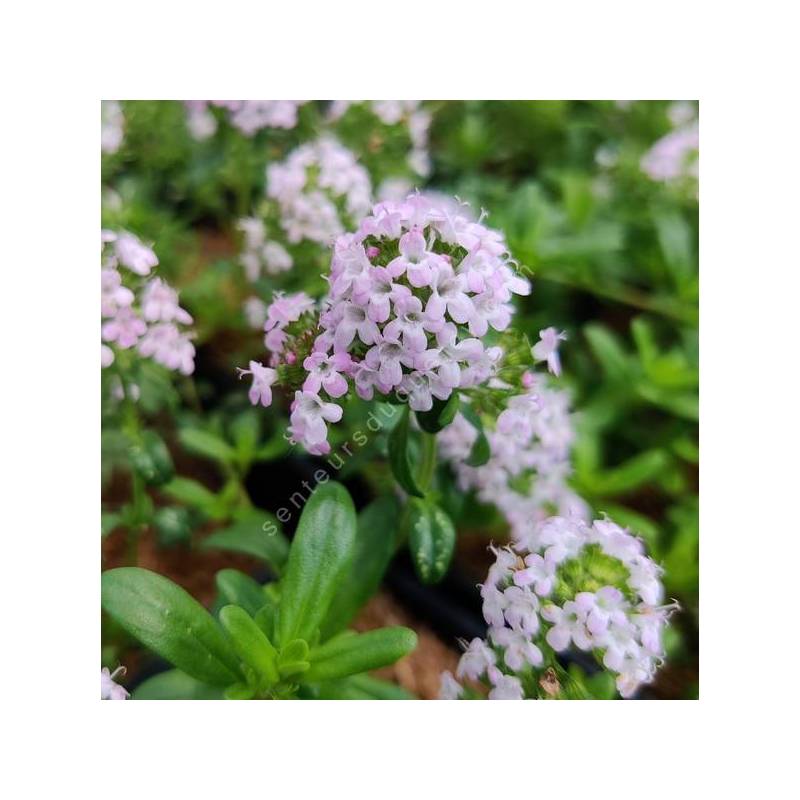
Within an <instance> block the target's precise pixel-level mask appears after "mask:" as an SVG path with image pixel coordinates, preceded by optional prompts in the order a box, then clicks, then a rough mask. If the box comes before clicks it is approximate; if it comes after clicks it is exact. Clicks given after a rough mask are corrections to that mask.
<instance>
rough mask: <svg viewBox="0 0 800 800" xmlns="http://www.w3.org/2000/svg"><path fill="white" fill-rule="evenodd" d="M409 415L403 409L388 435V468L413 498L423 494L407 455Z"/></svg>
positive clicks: (406, 409)
mask: <svg viewBox="0 0 800 800" xmlns="http://www.w3.org/2000/svg"><path fill="white" fill-rule="evenodd" d="M409 420H410V415H409V409H408V406H404V407H403V411H402V413H401V415H400V419H399V421H398V423H397V425H395V427H394V428H393V429H392V432H391V433H390V434H389V466H390V467H391V468H392V474H393V475H394V477H395V480H396V481H397V482H398V483H399V484H400V486H402V487H403V489H405V490H406V492H408V493H409V494H410V495H413V496H414V497H423V496H424V492H423V491H422V490H421V489H420V488H419V486H418V484H417V482H416V480H415V479H414V475H413V473H412V471H411V458H410V455H409V450H408V445H409V429H410V421H409Z"/></svg>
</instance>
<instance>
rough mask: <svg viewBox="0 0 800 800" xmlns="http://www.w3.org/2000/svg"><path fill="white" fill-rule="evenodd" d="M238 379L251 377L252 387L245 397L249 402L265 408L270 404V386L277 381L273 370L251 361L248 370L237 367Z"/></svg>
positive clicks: (276, 375) (276, 374)
mask: <svg viewBox="0 0 800 800" xmlns="http://www.w3.org/2000/svg"><path fill="white" fill-rule="evenodd" d="M238 370H239V377H240V378H241V377H242V376H243V375H252V377H253V385H252V386H251V387H250V391H249V392H248V394H247V396H248V397H249V398H250V402H251V403H252V404H253V405H254V406H257V405H259V403H260V404H261V405H262V406H264V407H265V408H266V407H267V406H269V405H271V404H272V384H273V383H275V381H276V380H277V379H278V373H277V372H276V371H275V370H274V369H270V368H269V367H265V366H264V365H263V364H261V363H259V362H258V361H251V362H250V365H249V369H242V368H241V367H238Z"/></svg>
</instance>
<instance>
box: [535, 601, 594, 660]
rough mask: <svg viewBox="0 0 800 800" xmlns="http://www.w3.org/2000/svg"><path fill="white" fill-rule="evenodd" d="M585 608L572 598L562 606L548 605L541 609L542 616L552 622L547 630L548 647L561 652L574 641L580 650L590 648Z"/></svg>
mask: <svg viewBox="0 0 800 800" xmlns="http://www.w3.org/2000/svg"><path fill="white" fill-rule="evenodd" d="M586 616H587V610H586V608H583V607H581V605H580V604H579V603H577V602H576V601H574V600H567V601H566V602H565V603H564V607H563V608H560V607H559V606H556V605H548V606H545V607H544V608H543V609H542V617H543V618H544V619H546V620H547V621H548V622H551V623H552V624H553V627H552V628H550V630H548V631H547V635H546V637H545V638H546V639H547V643H548V644H549V645H550V647H552V648H553V650H555V651H556V652H561V651H562V650H566V649H567V647H569V645H570V642H571V641H572V642H574V643H575V644H576V645H577V646H578V647H579V648H580V649H581V650H591V648H592V640H591V637H590V635H589V631H588V630H587V628H586Z"/></svg>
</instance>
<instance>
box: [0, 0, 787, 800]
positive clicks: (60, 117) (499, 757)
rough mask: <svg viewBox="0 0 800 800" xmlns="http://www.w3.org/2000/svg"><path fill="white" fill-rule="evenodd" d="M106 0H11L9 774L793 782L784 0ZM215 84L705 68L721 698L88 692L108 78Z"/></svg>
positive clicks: (706, 423) (144, 88)
mask: <svg viewBox="0 0 800 800" xmlns="http://www.w3.org/2000/svg"><path fill="white" fill-rule="evenodd" d="M88 5H89V4H84V5H83V7H81V8H78V7H76V6H75V4H55V3H39V4H33V3H31V4H27V5H25V6H24V7H23V6H20V5H18V6H16V7H14V9H13V10H12V11H6V16H7V17H10V19H9V20H7V22H6V24H4V30H5V32H6V37H5V39H6V44H5V48H4V52H3V53H2V59H3V67H4V70H3V71H4V75H5V76H6V77H7V79H9V88H10V95H7V96H6V98H5V101H4V103H3V109H4V111H5V112H6V122H5V123H4V133H5V134H6V136H4V147H3V155H4V162H5V164H4V170H3V205H4V212H5V213H4V215H3V219H4V221H5V223H6V224H5V225H4V226H3V227H4V233H5V236H4V244H5V245H6V246H5V247H4V254H3V255H4V257H3V269H4V274H5V276H6V283H5V286H4V291H3V292H2V293H0V296H1V297H2V311H3V314H2V319H3V326H4V336H3V354H4V359H3V367H4V370H3V377H4V380H3V399H4V420H5V422H6V426H5V428H6V440H5V442H4V447H3V463H4V465H5V466H6V470H5V471H4V472H5V474H4V480H5V482H6V487H5V488H6V491H5V492H4V495H5V497H6V498H7V500H10V501H11V504H12V506H13V510H12V514H11V515H10V516H8V515H7V516H6V517H5V518H4V525H3V533H4V541H5V543H6V552H5V558H4V564H5V567H6V568H5V570H4V581H3V585H4V589H5V591H4V597H5V602H6V615H5V618H6V620H7V623H8V625H7V628H6V631H5V637H4V639H5V642H6V644H7V645H8V647H7V648H4V649H5V650H6V653H5V663H4V671H7V672H8V675H7V676H6V677H4V683H3V685H4V687H5V690H6V696H7V701H6V706H7V707H6V708H5V709H4V715H3V716H4V723H5V727H6V730H8V731H9V732H10V733H11V734H12V735H11V736H10V740H11V742H10V747H11V748H12V752H11V753H7V756H8V758H7V762H8V763H9V764H10V771H9V772H8V773H7V778H8V779H11V780H16V781H18V782H19V785H20V786H21V787H23V788H24V791H17V792H16V793H15V796H18V795H21V796H52V795H53V794H55V793H56V792H59V793H60V792H63V791H65V790H68V789H69V788H72V787H74V788H75V789H77V790H78V791H79V792H80V793H81V794H82V795H88V796H93V795H94V794H95V793H96V792H99V791H102V792H103V794H104V795H108V796H111V797H115V798H127V797H131V798H134V797H135V798H137V799H138V800H140V798H141V797H142V795H143V793H148V794H150V795H151V796H153V795H155V796H156V797H158V798H162V797H163V798H166V797H169V796H170V795H171V794H173V795H174V796H176V797H190V798H195V797H196V798H205V797H220V796H226V797H233V796H235V795H236V794H237V793H243V792H245V791H250V792H253V791H255V792H258V793H262V792H263V793H264V794H266V795H267V796H271V795H278V794H279V795H280V796H284V795H285V793H286V792H287V790H288V791H291V790H292V789H294V790H295V791H296V792H297V793H298V795H299V796H301V797H315V796H323V795H324V796H327V795H328V794H329V793H332V792H334V791H337V790H338V791H340V792H341V793H342V794H345V793H346V796H355V797H359V796H370V797H373V796H376V795H377V796H379V797H382V798H384V797H385V798H394V797H408V796H412V795H420V796H424V797H427V796H431V797H433V796H437V795H440V794H441V795H442V796H450V795H456V796H469V797H473V796H474V797H478V796H482V797H485V796H488V795H489V794H490V793H491V794H506V793H519V792H521V793H523V795H524V796H534V795H541V794H543V793H545V792H547V791H548V790H550V789H552V790H554V791H558V792H559V794H560V795H564V796H567V797H571V796H582V795H586V794H588V793H591V796H593V797H606V796H609V797H610V796H612V795H613V796H614V797H616V798H618V797H620V796H622V797H631V796H642V797H647V798H651V797H654V798H659V797H668V798H675V797H678V796H681V795H683V794H687V793H688V794H690V795H694V794H695V793H697V794H698V795H699V794H700V793H701V792H707V791H709V790H714V791H715V793H717V792H719V793H722V792H724V791H726V790H727V791H730V790H732V789H737V790H739V792H741V793H749V791H752V790H753V789H757V790H758V791H759V792H760V793H762V794H763V795H764V796H779V795H783V794H784V793H785V789H784V786H785V785H791V784H786V783H785V781H787V780H788V777H787V775H786V773H787V772H788V769H789V768H790V767H791V766H792V765H791V762H789V760H788V755H789V752H788V736H787V737H784V736H782V735H781V734H780V727H779V726H780V719H781V717H779V716H778V714H786V713H787V711H788V709H787V708H786V705H785V704H786V703H787V702H789V701H790V700H791V699H793V696H794V694H795V692H796V689H795V683H794V671H795V670H794V667H795V665H796V661H795V660H794V657H793V651H796V649H797V645H796V642H797V638H798V637H797V634H796V632H795V630H796V620H795V617H796V614H794V612H793V609H794V604H790V603H788V602H784V601H783V599H782V597H781V594H782V593H787V592H788V590H789V589H791V588H792V587H793V586H794V584H795V576H796V572H797V566H796V565H797V564H798V559H797V539H798V532H797V523H796V512H795V504H794V501H795V498H796V497H797V494H798V475H797V466H796V462H795V454H796V453H797V441H796V436H797V421H796V420H797V412H796V408H797V378H796V375H797V361H798V359H797V355H796V343H797V339H798V336H797V319H798V312H797V309H796V305H797V297H798V292H797V288H798V287H797V283H798V281H797V270H798V264H797V252H798V245H797V235H796V228H797V210H796V209H797V202H796V192H797V190H796V188H795V187H796V186H797V167H798V163H797V162H798V148H797V130H798V126H797V122H798V120H797V102H796V85H795V84H794V83H790V82H789V79H790V76H793V75H796V74H797V64H796V57H795V55H794V54H795V52H796V42H795V41H794V32H795V31H796V26H795V25H792V24H790V22H789V19H788V18H787V16H786V15H785V14H784V13H783V9H784V8H788V4H787V5H786V6H784V5H783V4H780V3H777V2H762V3H759V4H757V5H756V4H752V5H751V4H747V3H735V2H734V3H729V4H724V5H718V4H713V5H712V4H708V6H707V7H706V8H707V9H708V10H704V9H703V7H702V6H701V5H700V4H698V3H696V2H693V3H688V2H672V3H670V4H668V5H664V4H660V5H657V6H653V5H651V4H645V3H641V2H636V3H634V2H627V3H622V2H619V3H611V2H605V3H596V2H595V3H579V2H564V3H561V4H559V5H558V7H557V8H553V7H552V4H550V5H548V6H545V5H543V4H534V3H530V4H522V3H519V2H506V1H505V0H494V2H492V3H490V4H487V3H471V2H467V0H462V2H440V3H438V4H434V3H431V2H425V3H421V2H411V1H410V0H409V1H407V2H396V3H392V4H378V3H374V2H364V3H355V2H349V3H348V2H341V1H340V2H338V3H331V4H327V5H322V4H318V5H316V6H313V7H312V6H311V4H301V3H295V4H293V6H292V9H293V10H292V11H291V12H289V11H287V10H285V9H281V10H278V9H276V8H274V7H266V4H264V6H265V7H264V8H261V9H260V10H256V5H255V4H253V3H244V2H235V1H234V0H228V2H226V3H224V4H219V3H206V2H198V3H194V4H191V5H185V4H177V3H176V4H174V5H168V4H167V3H164V2H158V3H155V2H149V1H147V0H145V1H143V2H138V3H136V4H134V3H130V4H120V3H110V2H107V3H103V4H97V5H96V6H95V7H94V9H88V8H87V6H88ZM201 96H203V97H205V96H212V97H213V96H220V97H226V96H240V97H263V96H271V97H299V98H307V97H361V96H366V97H379V96H387V97H409V96H413V97H427V98H435V97H442V98H471V97H494V98H501V97H502V98H527V97H538V98H542V99H546V98H559V97H582V98H595V97H622V98H637V97H638V98H655V97H698V96H699V97H700V99H701V128H702V141H703V145H702V151H703V152H702V161H701V163H702V193H701V200H702V242H701V264H702V310H701V326H702V327H701V331H702V398H701V399H702V403H701V407H702V431H701V434H702V435H701V440H702V442H701V444H702V446H701V449H702V470H701V473H702V504H701V531H702V533H701V540H702V543H701V560H702V570H701V573H702V611H701V619H702V625H701V649H702V661H701V667H702V674H701V692H702V697H703V699H702V700H701V701H699V702H687V703H678V702H673V703H665V702H660V703H653V702H651V703H561V704H547V703H540V704H538V705H536V706H532V705H530V704H510V703H478V704H469V703H383V704H376V703H349V704H341V703H339V704H336V703H307V704H303V703H273V704H270V705H259V704H257V703H249V704H248V703H182V704H174V703H158V704H153V703H150V704H134V703H116V704H115V703H104V704H101V703H100V702H99V701H96V700H95V698H96V695H97V674H96V673H97V654H98V630H97V628H98V626H97V621H98V567H99V558H98V548H97V531H98V528H99V513H98V508H99V504H98V499H99V485H100V482H99V431H98V425H97V420H98V418H99V379H98V372H99V370H98V369H97V354H96V349H97V348H96V338H97V336H96V320H95V316H96V315H95V304H96V286H95V278H94V275H95V271H94V264H95V262H96V255H97V230H96V229H97V221H98V219H99V213H98V211H99V200H98V191H97V187H98V185H99V165H98V158H97V153H98V150H99V148H98V125H97V116H98V111H99V109H98V103H97V100H98V99H99V98H100V97H132V98H133V97H164V98H169V97H201ZM9 278H10V283H9V281H8V279H9ZM9 439H10V441H9ZM9 489H11V490H9ZM784 609H786V612H784ZM785 613H788V614H789V617H788V619H785V618H784V614H785ZM778 787H780V788H781V791H780V792H778V791H777V789H778Z"/></svg>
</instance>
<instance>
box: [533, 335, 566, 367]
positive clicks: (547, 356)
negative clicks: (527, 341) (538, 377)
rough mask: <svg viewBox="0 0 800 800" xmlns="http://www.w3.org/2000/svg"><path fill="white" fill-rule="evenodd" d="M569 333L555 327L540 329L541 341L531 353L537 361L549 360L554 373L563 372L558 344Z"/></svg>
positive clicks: (548, 363)
mask: <svg viewBox="0 0 800 800" xmlns="http://www.w3.org/2000/svg"><path fill="white" fill-rule="evenodd" d="M566 338H567V334H566V333H565V332H564V331H560V332H559V331H557V330H556V329H555V328H545V329H544V330H541V331H539V341H538V342H537V343H536V344H535V345H534V346H533V347H532V348H531V355H532V356H533V358H534V360H536V361H547V368H548V369H549V370H550V372H552V373H553V375H556V376H558V375H560V374H561V359H560V358H559V357H558V344H559V342H563V341H565V340H566Z"/></svg>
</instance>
